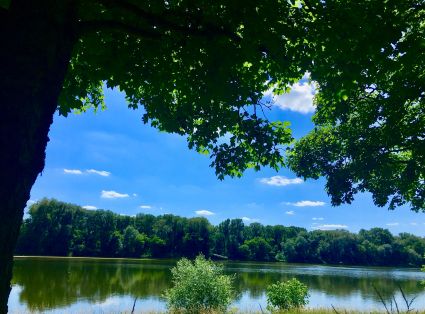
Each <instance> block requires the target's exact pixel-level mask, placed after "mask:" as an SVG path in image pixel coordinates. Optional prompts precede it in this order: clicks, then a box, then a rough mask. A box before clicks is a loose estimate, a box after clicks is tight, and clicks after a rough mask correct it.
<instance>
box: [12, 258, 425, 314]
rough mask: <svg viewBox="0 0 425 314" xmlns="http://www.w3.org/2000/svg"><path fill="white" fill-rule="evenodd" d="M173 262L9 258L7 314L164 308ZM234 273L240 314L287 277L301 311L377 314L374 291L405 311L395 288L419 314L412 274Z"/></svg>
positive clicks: (258, 266)
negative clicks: (295, 282)
mask: <svg viewBox="0 0 425 314" xmlns="http://www.w3.org/2000/svg"><path fill="white" fill-rule="evenodd" d="M175 263H176V261H175V260H155V259H145V260H136V259H96V258H47V257H16V258H15V266H14V277H13V287H12V292H11V296H10V298H9V308H10V312H11V313H27V312H29V311H32V312H42V313H117V312H120V311H127V312H130V311H131V308H132V307H133V303H134V299H135V298H136V297H137V302H136V307H135V309H136V312H138V313H140V312H142V311H143V312H144V311H152V310H164V309H165V303H164V301H163V300H162V299H161V295H162V293H163V292H164V290H165V289H167V288H168V287H170V284H171V273H170V268H171V267H173V266H174V265H175ZM223 264H224V266H225V270H226V272H227V273H229V274H236V279H235V286H236V290H237V292H238V297H237V299H236V300H235V301H234V304H233V305H234V306H237V307H238V308H240V309H242V310H244V309H247V310H251V311H252V310H258V311H259V310H260V305H261V306H262V308H263V309H265V307H266V297H265V289H266V287H267V286H268V285H269V284H271V283H274V282H276V281H278V280H288V279H291V278H293V277H295V278H297V279H299V280H300V281H302V282H303V283H305V284H306V285H307V286H308V288H309V291H310V303H309V305H308V307H328V308H330V307H331V305H333V306H335V307H336V308H345V309H358V310H372V309H379V310H384V308H383V306H382V304H381V302H380V301H379V297H378V295H377V293H376V292H375V290H374V287H376V289H377V290H378V291H379V292H380V293H381V295H382V297H383V298H384V299H385V300H389V299H391V298H392V296H393V295H394V296H395V298H396V300H397V302H398V304H399V306H400V307H402V308H403V309H404V307H405V305H404V301H403V299H402V297H401V294H400V291H399V287H401V288H402V289H403V291H404V292H405V294H406V295H407V298H409V299H411V298H413V297H417V298H416V299H415V301H414V302H413V307H414V308H415V309H422V310H424V309H425V290H424V288H423V287H422V286H421V284H420V281H421V280H425V273H423V272H421V271H420V270H419V269H406V268H383V267H347V266H324V265H307V264H285V263H257V262H251V263H249V262H224V263H223Z"/></svg>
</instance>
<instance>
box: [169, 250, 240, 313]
mask: <svg viewBox="0 0 425 314" xmlns="http://www.w3.org/2000/svg"><path fill="white" fill-rule="evenodd" d="M171 273H172V275H173V287H172V288H170V289H168V290H167V291H166V292H165V298H166V299H167V307H168V308H169V310H171V311H182V312H185V313H199V312H209V311H220V312H224V311H225V310H226V309H227V307H228V306H229V304H230V303H231V302H232V299H233V295H234V292H233V288H232V284H233V277H232V276H228V275H224V274H223V267H222V266H220V265H217V264H215V263H213V262H212V261H210V260H206V259H205V257H203V256H202V255H201V256H198V257H197V258H196V259H195V261H193V262H191V261H189V260H188V259H186V258H183V259H181V260H180V261H178V262H177V266H176V267H174V268H172V269H171Z"/></svg>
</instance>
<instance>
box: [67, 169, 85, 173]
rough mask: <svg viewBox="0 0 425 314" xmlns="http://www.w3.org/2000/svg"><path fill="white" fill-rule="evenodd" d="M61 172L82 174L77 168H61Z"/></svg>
mask: <svg viewBox="0 0 425 314" xmlns="http://www.w3.org/2000/svg"><path fill="white" fill-rule="evenodd" d="M63 172H64V173H66V174H83V172H82V171H81V170H79V169H63Z"/></svg>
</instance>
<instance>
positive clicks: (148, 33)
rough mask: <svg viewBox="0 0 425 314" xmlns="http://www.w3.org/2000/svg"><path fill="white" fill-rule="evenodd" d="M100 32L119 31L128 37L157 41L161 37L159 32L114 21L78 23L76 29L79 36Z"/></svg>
mask: <svg viewBox="0 0 425 314" xmlns="http://www.w3.org/2000/svg"><path fill="white" fill-rule="evenodd" d="M102 30H111V31H121V32H123V33H126V34H129V35H133V36H136V37H141V38H147V39H159V38H161V37H162V36H163V34H161V33H159V32H155V31H153V30H148V29H143V28H140V27H136V26H134V25H129V24H126V23H123V22H120V21H115V20H93V21H83V22H80V23H79V27H78V32H79V34H80V35H84V34H87V33H91V32H97V31H102Z"/></svg>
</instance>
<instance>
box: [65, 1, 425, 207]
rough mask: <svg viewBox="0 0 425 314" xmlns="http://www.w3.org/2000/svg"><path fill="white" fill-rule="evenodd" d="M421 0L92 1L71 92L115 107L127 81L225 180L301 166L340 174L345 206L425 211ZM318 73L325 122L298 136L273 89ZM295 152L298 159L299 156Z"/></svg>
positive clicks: (152, 117)
mask: <svg viewBox="0 0 425 314" xmlns="http://www.w3.org/2000/svg"><path fill="white" fill-rule="evenodd" d="M424 6H425V4H424V2H423V1H422V0H404V1H399V0H386V1H381V0H367V1H361V2H359V1H355V0H303V1H293V2H291V1H280V0H262V1H243V2H242V1H227V0H217V1H213V2H211V1H196V2H193V1H181V0H176V1H149V0H147V1H135V0H99V1H80V2H79V6H78V10H77V11H78V23H77V24H78V26H77V33H78V42H77V44H76V46H75V49H74V52H73V57H72V61H71V64H70V66H69V70H68V74H67V77H66V81H65V84H64V88H63V91H62V94H61V97H60V101H59V111H60V113H61V114H63V115H66V114H68V113H69V112H71V111H72V110H74V109H77V110H86V109H87V108H90V107H94V108H100V107H102V106H104V102H103V87H104V85H106V86H107V87H110V88H119V89H120V90H121V91H123V92H124V93H125V95H126V99H127V101H128V105H129V107H130V108H138V107H140V106H143V108H144V115H143V118H142V120H143V122H144V123H149V124H150V125H152V126H154V127H156V128H158V129H159V130H162V131H166V132H173V133H177V134H181V135H187V140H188V145H189V147H190V148H194V149H196V150H197V151H199V152H201V153H206V154H209V155H210V157H211V160H212V163H211V166H213V167H215V170H216V174H217V176H218V177H219V178H220V179H223V178H224V176H226V175H229V176H241V175H242V172H243V171H244V170H246V169H247V168H254V169H255V170H258V169H260V167H262V166H270V167H272V168H274V169H276V170H277V169H279V168H280V167H282V166H284V165H287V164H289V166H290V167H291V168H292V169H293V170H294V171H295V172H296V173H297V174H298V175H300V176H302V177H304V178H318V177H319V176H325V177H326V178H327V185H326V189H327V192H328V193H329V194H330V195H331V197H332V203H333V204H334V205H339V204H341V203H344V202H348V203H350V202H351V201H352V200H353V199H354V195H355V194H356V193H358V192H364V191H369V192H371V193H372V195H373V199H374V202H375V203H376V204H377V205H378V206H384V205H386V204H388V203H389V206H390V208H391V209H392V208H395V207H396V206H400V205H403V204H406V203H410V204H411V206H412V209H414V210H416V211H418V210H424V209H425V204H424V202H425V201H424V200H425V187H424V186H425V184H424V180H425V175H424V164H425V162H424V161H425V145H424V136H425V118H424V117H425V115H424V110H425V109H424V107H425V105H424V96H425V91H424V86H425V84H424V83H425V75H424V73H425V71H424V64H425V62H424V61H425V58H424V56H425V53H424V49H425V36H424V35H425V34H424V29H425V23H424V20H425V19H424V17H425V11H424ZM306 72H307V73H310V78H311V80H313V81H314V82H315V84H317V94H316V97H315V105H316V106H317V111H316V114H315V116H314V122H315V124H316V127H315V129H314V130H313V131H312V132H311V133H310V134H309V135H307V136H306V137H304V138H303V139H301V140H299V141H297V142H296V143H295V145H293V146H291V145H292V144H293V138H292V135H291V131H290V129H289V124H288V123H286V122H278V121H269V120H268V119H267V118H266V115H264V112H263V109H264V108H265V107H267V103H264V101H263V95H264V92H265V91H267V90H270V89H273V90H274V92H275V93H282V92H285V91H287V90H288V88H289V87H290V86H291V84H293V83H295V82H297V81H298V80H299V79H301V78H302V77H303V75H305V73H306ZM285 147H290V148H288V150H287V151H288V152H289V154H288V156H289V160H288V161H287V160H286V159H285V158H286V151H285V150H283V148H285Z"/></svg>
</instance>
